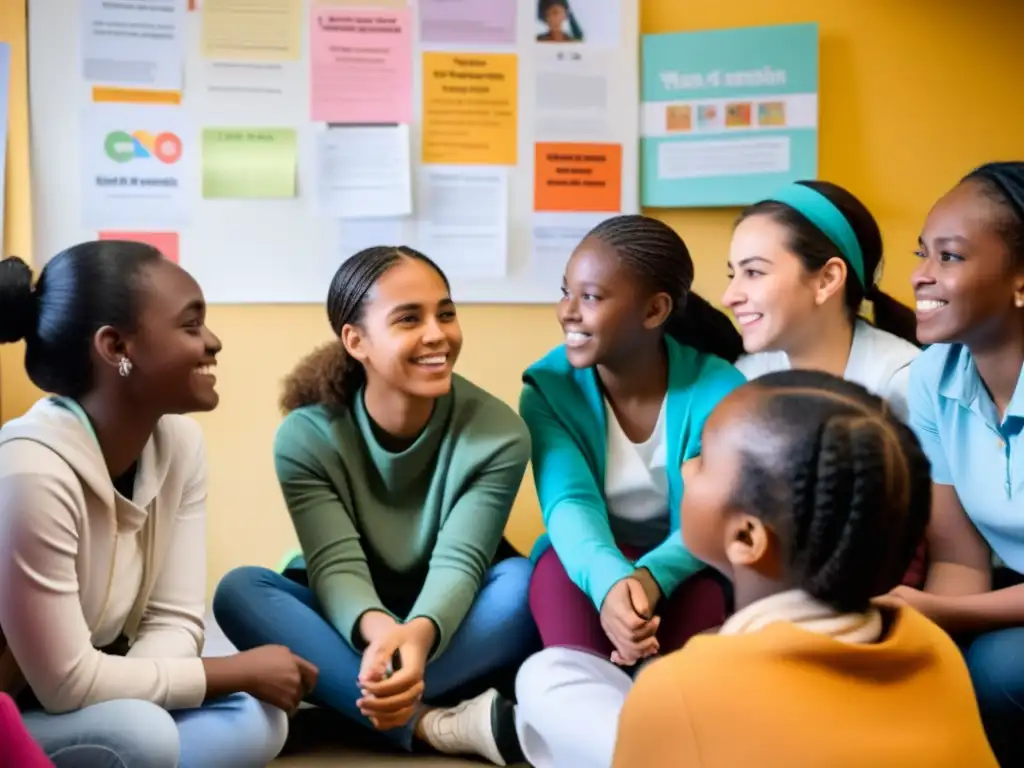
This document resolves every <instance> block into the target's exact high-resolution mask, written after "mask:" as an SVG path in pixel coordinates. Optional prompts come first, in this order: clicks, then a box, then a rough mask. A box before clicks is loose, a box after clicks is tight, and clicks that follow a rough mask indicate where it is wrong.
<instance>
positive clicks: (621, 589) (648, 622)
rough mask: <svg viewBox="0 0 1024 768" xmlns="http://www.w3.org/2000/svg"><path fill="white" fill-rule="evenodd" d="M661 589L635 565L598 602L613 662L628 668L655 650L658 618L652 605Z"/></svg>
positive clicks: (646, 571) (659, 595) (648, 572)
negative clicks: (634, 567) (635, 567)
mask: <svg viewBox="0 0 1024 768" xmlns="http://www.w3.org/2000/svg"><path fill="white" fill-rule="evenodd" d="M660 598H661V589H660V588H659V587H658V583H657V582H656V581H655V580H654V577H653V576H651V574H650V571H648V570H647V569H646V568H638V569H637V570H635V571H634V572H633V573H632V574H631V575H629V576H627V577H626V578H624V579H620V580H619V581H617V582H616V583H615V585H614V586H613V587H612V588H611V589H610V590H609V591H608V594H607V595H606V596H605V598H604V602H603V603H601V628H602V629H603V630H604V633H605V634H606V635H607V636H608V639H609V640H611V643H612V645H613V646H614V649H615V650H613V651H612V655H611V661H612V663H613V664H618V665H620V666H623V667H631V666H633V665H634V664H636V663H637V662H638V661H641V660H642V659H646V658H647V657H649V656H654V655H655V654H656V653H657V652H658V648H659V646H658V638H657V637H656V633H657V631H658V627H660V626H661V617H660V616H655V615H654V608H655V606H656V605H657V604H658V600H659V599H660Z"/></svg>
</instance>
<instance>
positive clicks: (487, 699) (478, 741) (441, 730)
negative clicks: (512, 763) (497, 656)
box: [420, 688, 505, 765]
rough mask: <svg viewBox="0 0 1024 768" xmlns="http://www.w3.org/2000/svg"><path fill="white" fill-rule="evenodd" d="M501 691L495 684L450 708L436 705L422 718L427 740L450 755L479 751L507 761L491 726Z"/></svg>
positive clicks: (498, 761) (494, 759)
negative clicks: (495, 705)
mask: <svg viewBox="0 0 1024 768" xmlns="http://www.w3.org/2000/svg"><path fill="white" fill-rule="evenodd" d="M497 697H498V692H497V691H496V690H494V689H493V688H492V689H491V690H489V691H487V692H485V693H481V694H480V695H479V696H477V697H476V698H473V699H469V700H468V701H464V702H462V703H461V704H459V705H458V706H455V707H451V708H450V709H432V710H430V711H429V712H427V713H426V714H424V715H423V717H422V718H421V719H420V727H421V730H422V732H423V735H424V736H425V737H426V741H427V743H428V744H429V745H430V746H432V747H433V748H434V749H436V750H437V751H438V752H443V753H445V754H447V755H465V754H472V755H479V756H480V757H485V758H487V759H488V760H490V761H491V762H492V763H494V764H495V765H505V759H504V758H503V757H502V756H501V751H500V750H499V749H498V743H497V741H495V738H494V731H493V729H492V728H491V708H492V707H493V705H494V700H495V699H496V698H497Z"/></svg>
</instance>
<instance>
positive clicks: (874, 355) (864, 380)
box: [722, 181, 924, 586]
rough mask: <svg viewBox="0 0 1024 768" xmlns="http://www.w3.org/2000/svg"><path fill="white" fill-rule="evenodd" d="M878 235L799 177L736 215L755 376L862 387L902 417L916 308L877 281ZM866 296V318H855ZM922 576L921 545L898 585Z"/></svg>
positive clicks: (735, 266)
mask: <svg viewBox="0 0 1024 768" xmlns="http://www.w3.org/2000/svg"><path fill="white" fill-rule="evenodd" d="M881 264H882V234H881V232H880V231H879V229H878V224H877V223H876V222H875V219H874V217H873V216H872V215H871V212H870V211H869V210H868V209H867V207H866V206H865V205H864V204H863V203H862V202H861V201H860V200H858V199H857V198H856V197H855V196H854V195H853V194H852V193H851V192H849V191H847V190H845V189H843V188H842V187H840V186H839V185H838V184H832V183H830V182H827V181H798V182H795V183H793V184H790V185H788V186H786V187H783V188H782V189H780V190H779V191H778V192H776V193H775V194H774V195H772V196H771V197H770V198H768V199H766V200H762V201H760V202H758V203H755V204H754V205H752V206H750V207H749V208H747V209H746V210H744V211H743V213H741V214H740V217H739V221H738V222H737V224H736V228H735V231H734V232H733V238H732V244H731V246H730V249H729V273H730V282H729V287H728V288H727V289H726V291H725V296H724V297H723V298H722V301H723V303H724V304H725V305H726V306H727V307H729V309H731V310H732V312H733V315H734V316H735V318H736V321H737V323H738V325H739V327H740V332H741V333H742V335H743V349H744V350H745V352H746V353H747V354H746V355H744V356H743V357H741V358H740V359H739V360H738V361H737V362H736V367H737V368H739V370H740V371H741V372H742V373H743V374H744V375H745V376H746V377H747V378H748V379H756V378H758V377H760V376H763V375H765V374H768V373H773V372H775V371H784V370H788V369H791V368H797V369H800V368H802V369H808V370H818V371H824V372H826V373H831V374H832V375H834V376H840V377H842V378H844V379H847V380H849V381H853V382H855V383H857V384H860V385H861V386H862V387H864V388H865V389H867V390H868V391H869V392H871V393H872V394H875V395H878V396H879V397H881V398H883V399H884V400H886V401H887V402H888V404H889V407H890V408H892V410H893V412H894V413H895V415H896V416H898V417H899V418H900V419H901V420H903V421H906V420H907V418H908V407H907V390H908V387H909V384H910V363H911V362H912V361H913V360H914V358H915V357H917V354H918V352H919V351H920V350H919V349H918V347H917V345H916V336H915V331H916V325H915V318H914V313H913V311H911V310H910V309H909V308H908V307H905V306H904V305H903V304H901V303H899V302H898V301H896V300H895V299H893V298H892V297H891V296H888V295H887V294H885V293H883V292H882V291H881V290H880V289H879V287H878V283H877V279H878V277H879V276H880V274H881V268H880V267H881ZM865 300H867V301H869V302H871V304H872V307H873V310H874V323H871V322H869V321H868V320H867V319H865V318H864V317H863V316H862V315H861V308H862V307H863V305H864V303H865ZM923 580H924V546H923V545H922V547H921V551H920V552H919V553H918V557H916V558H915V560H914V562H913V563H912V565H911V567H910V569H909V570H908V572H907V574H906V577H905V579H904V583H906V584H910V585H913V586H920V584H921V583H922V582H923Z"/></svg>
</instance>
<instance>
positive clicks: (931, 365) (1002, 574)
mask: <svg viewBox="0 0 1024 768" xmlns="http://www.w3.org/2000/svg"><path fill="white" fill-rule="evenodd" d="M918 256H919V258H920V261H919V264H918V267H917V269H916V270H915V272H914V275H913V285H914V294H915V296H916V298H917V335H918V338H919V339H920V340H921V342H923V343H925V344H930V345H931V346H929V347H928V349H926V350H925V351H924V352H922V353H921V355H920V356H919V357H918V358H917V360H915V361H914V364H913V365H912V366H911V371H910V398H909V401H910V425H911V427H913V429H914V430H915V431H916V432H917V434H918V437H919V438H920V440H921V443H922V444H923V445H924V448H925V451H927V453H928V458H929V459H930V460H931V466H932V480H933V481H934V483H935V487H934V491H933V495H934V498H935V502H934V505H933V507H932V519H931V523H930V524H929V527H928V554H929V560H930V563H929V569H928V578H927V581H926V582H925V586H924V590H923V591H919V590H915V589H909V588H902V589H899V590H897V592H896V594H897V596H898V597H899V598H900V599H902V600H905V601H906V602H907V603H909V604H910V605H912V606H914V607H915V608H917V609H918V610H920V611H921V612H922V613H925V614H926V615H928V616H930V617H931V618H932V619H933V620H934V621H935V622H936V623H938V624H939V625H940V626H942V627H944V628H945V629H946V630H947V631H948V632H951V633H953V635H954V637H956V638H957V639H958V640H959V641H960V643H961V645H962V646H963V648H964V650H965V652H966V655H967V665H968V667H969V668H970V670H971V677H972V679H973V681H974V689H975V692H976V693H977V696H978V702H979V704H980V706H981V714H982V717H983V718H984V720H985V726H986V728H987V730H988V734H989V739H990V740H991V741H992V745H993V748H994V749H995V751H996V754H997V755H998V757H999V759H1000V761H1001V762H1002V763H1003V765H1024V740H1022V739H1021V728H1022V726H1024V654H1022V653H1021V649H1022V648H1024V514H1022V513H1024V441H1022V439H1021V435H1022V433H1024V162H997V163H988V164H986V165H983V166H981V167H980V168H977V169H976V170H974V171H972V172H971V173H969V174H968V175H967V176H966V177H965V178H964V179H963V180H962V181H961V182H960V183H959V184H957V185H956V186H955V187H954V188H953V189H952V190H950V191H949V192H948V193H947V194H946V195H944V196H943V197H942V198H941V199H940V200H939V201H938V202H937V203H936V204H935V206H934V207H933V208H932V210H931V212H930V213H929V214H928V218H927V220H926V221H925V224H924V228H923V230H922V232H921V236H920V239H919V242H918ZM994 562H995V567H993V564H994Z"/></svg>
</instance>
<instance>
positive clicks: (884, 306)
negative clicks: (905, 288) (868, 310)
mask: <svg viewBox="0 0 1024 768" xmlns="http://www.w3.org/2000/svg"><path fill="white" fill-rule="evenodd" d="M867 299H868V301H870V302H871V305H872V307H873V308H874V325H875V327H876V328H879V329H880V330H883V331H886V332H887V333H891V334H892V335H893V336H898V337H899V338H901V339H903V340H904V341H909V342H910V343H911V344H913V345H914V346H918V347H919V346H921V345H920V344H918V342H917V316H916V315H915V314H914V311H913V310H912V309H910V307H908V306H906V305H905V304H903V303H901V302H899V301H897V300H896V299H894V298H893V297H892V296H890V295H889V294H887V293H885V292H884V291H882V290H880V289H879V288H878V286H877V285H873V286H871V289H870V290H869V291H868V294H867Z"/></svg>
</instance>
